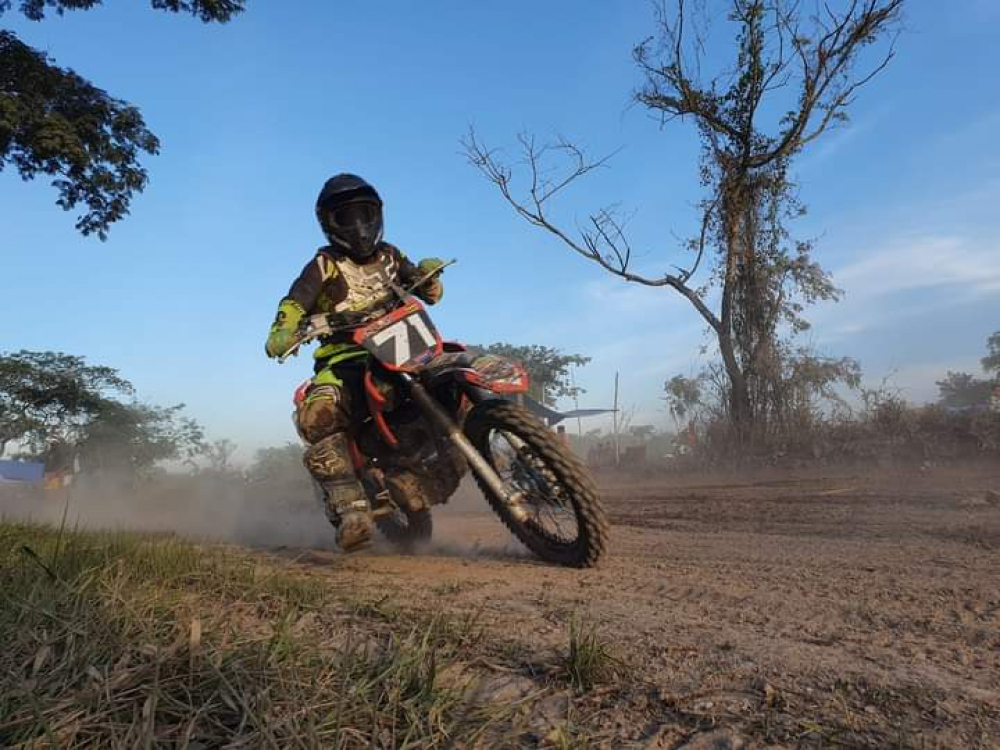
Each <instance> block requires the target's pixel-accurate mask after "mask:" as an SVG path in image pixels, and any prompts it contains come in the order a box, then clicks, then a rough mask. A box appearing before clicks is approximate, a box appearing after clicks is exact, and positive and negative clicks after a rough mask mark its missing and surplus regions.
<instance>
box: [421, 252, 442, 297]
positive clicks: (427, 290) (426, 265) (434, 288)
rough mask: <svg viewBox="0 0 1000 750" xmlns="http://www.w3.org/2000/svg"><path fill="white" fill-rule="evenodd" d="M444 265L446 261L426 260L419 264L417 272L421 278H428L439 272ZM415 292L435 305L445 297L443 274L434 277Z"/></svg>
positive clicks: (437, 259) (438, 259)
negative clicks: (434, 272)
mask: <svg viewBox="0 0 1000 750" xmlns="http://www.w3.org/2000/svg"><path fill="white" fill-rule="evenodd" d="M443 265H444V261H443V260H441V259H440V258H424V259H423V260H422V261H420V263H418V264H417V270H418V271H419V272H420V275H421V276H426V275H427V274H429V273H431V272H433V271H436V270H438V269H439V268H441V267H442V266H443ZM415 291H416V293H417V295H418V296H419V297H421V298H422V299H424V300H425V301H427V302H429V303H431V304H432V305H433V304H434V303H436V302H437V301H438V300H440V299H441V297H442V296H444V284H442V283H441V274H437V275H435V276H432V277H431V278H429V279H428V280H427V281H425V282H424V283H423V284H421V285H420V287H419V288H418V289H416V290H415Z"/></svg>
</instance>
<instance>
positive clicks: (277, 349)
mask: <svg viewBox="0 0 1000 750" xmlns="http://www.w3.org/2000/svg"><path fill="white" fill-rule="evenodd" d="M305 315H306V311H305V309H304V308H303V307H302V305H300V304H299V303H298V302H296V301H295V300H293V299H283V300H281V304H280V305H278V314H277V315H276V316H275V318H274V322H273V323H272V324H271V332H270V333H269V334H268V336H267V343H266V344H265V345H264V351H265V352H266V353H267V356H268V357H280V356H281V355H282V354H284V353H285V352H287V351H288V350H289V349H291V347H292V344H294V343H295V332H296V331H297V330H298V328H299V323H301V322H302V318H304V317H305Z"/></svg>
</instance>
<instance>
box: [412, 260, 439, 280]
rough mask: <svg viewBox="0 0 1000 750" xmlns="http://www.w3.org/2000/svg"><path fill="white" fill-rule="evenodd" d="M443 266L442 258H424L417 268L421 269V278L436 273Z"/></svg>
mask: <svg viewBox="0 0 1000 750" xmlns="http://www.w3.org/2000/svg"><path fill="white" fill-rule="evenodd" d="M443 265H444V261H443V260H441V259H440V258H424V259H423V260H422V261H420V262H419V263H418V264H417V268H418V269H420V275H421V276H426V275H427V274H429V273H430V272H431V271H436V270H437V269H439V268H440V267H441V266H443Z"/></svg>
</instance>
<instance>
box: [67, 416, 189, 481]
mask: <svg viewBox="0 0 1000 750" xmlns="http://www.w3.org/2000/svg"><path fill="white" fill-rule="evenodd" d="M183 409H184V404H177V405H175V406H166V407H161V406H150V405H148V404H141V403H130V404H123V403H119V402H117V401H107V402H106V403H105V404H104V407H103V408H102V409H101V411H100V412H99V413H98V414H97V415H96V417H95V418H94V419H93V420H92V421H91V422H90V423H89V424H88V425H87V426H86V429H85V431H84V434H83V436H82V438H81V440H80V442H79V447H78V450H79V455H80V462H81V464H82V468H83V469H84V470H85V471H86V470H88V469H90V470H98V471H100V470H105V471H106V470H110V469H116V470H119V471H123V472H126V473H131V472H135V471H139V472H144V471H146V470H148V469H149V468H151V467H152V466H153V465H154V464H156V463H157V462H159V461H169V460H174V459H184V460H187V461H191V460H193V459H194V457H195V456H197V455H199V454H201V453H203V452H204V450H205V445H204V442H203V438H204V433H203V431H202V428H201V426H200V425H199V424H198V423H197V422H196V421H195V420H193V419H191V418H190V417H186V416H183V415H182V414H181V412H182V411H183Z"/></svg>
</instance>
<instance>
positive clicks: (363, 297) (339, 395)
mask: <svg viewBox="0 0 1000 750" xmlns="http://www.w3.org/2000/svg"><path fill="white" fill-rule="evenodd" d="M316 218H317V219H318V220H319V225H320V228H321V229H322V230H323V234H324V235H326V239H327V241H328V242H329V244H328V245H326V246H324V247H321V248H320V249H319V250H317V251H316V255H315V257H314V258H312V259H311V260H310V261H309V262H308V263H307V264H306V267H305V268H304V269H303V270H302V273H301V274H299V277H298V278H297V279H295V281H294V282H292V286H291V288H290V289H289V290H288V294H286V295H285V297H284V298H283V299H282V300H281V302H280V304H279V305H278V314H277V316H276V317H275V319H274V323H273V324H272V325H271V330H270V334H269V335H268V337H267V344H266V346H265V351H266V352H267V355H268V356H269V357H279V356H281V355H282V354H284V353H285V352H286V351H287V350H288V349H289V348H290V347H292V345H293V344H294V343H295V341H296V338H295V334H296V330H297V329H298V327H299V324H300V322H301V321H302V320H303V319H304V318H305V317H306V316H309V315H313V314H317V313H338V312H364V311H365V310H366V309H367V308H368V307H370V306H371V305H372V303H373V302H375V301H377V300H379V299H382V298H384V297H385V295H386V294H387V293H389V291H390V284H392V283H395V284H399V285H400V286H404V287H406V286H409V285H410V284H412V283H413V282H414V281H416V280H418V279H419V278H421V277H422V276H424V275H426V274H428V273H431V272H432V271H434V270H435V269H437V268H440V267H441V266H442V265H443V262H442V261H441V260H440V259H438V258H426V259H424V260H422V261H420V263H419V264H414V263H413V262H411V261H410V260H409V259H408V258H407V257H406V256H405V255H404V254H403V253H402V252H401V251H400V250H399V249H398V248H396V247H395V246H393V245H390V244H389V243H387V242H384V241H383V240H382V228H383V227H382V199H381V198H380V197H379V194H378V193H377V192H376V191H375V188H373V187H372V186H371V185H369V184H368V183H367V182H365V181H364V180H363V179H362V178H360V177H358V176H357V175H353V174H338V175H336V176H334V177H331V178H330V179H329V180H327V181H326V184H325V185H323V189H322V190H321V191H320V194H319V197H318V198H317V200H316ZM414 293H415V294H416V295H417V296H418V297H420V298H421V299H423V300H424V301H425V302H427V303H429V304H434V303H436V302H437V301H438V300H440V299H441V296H442V294H443V293H444V289H443V286H442V284H441V281H440V279H439V274H438V275H435V276H433V277H431V278H430V279H428V280H427V281H426V282H424V283H423V284H421V286H420V287H419V288H417V289H415V290H414ZM367 356H368V353H367V352H366V351H365V350H364V349H362V348H359V347H358V346H357V345H355V344H354V343H353V342H352V341H351V340H350V338H349V335H347V334H344V335H333V336H330V337H327V338H324V339H321V341H320V346H319V348H318V349H317V350H316V352H315V354H314V358H315V365H314V373H315V374H314V376H313V378H312V381H311V382H310V385H309V388H308V390H307V391H306V394H305V398H304V399H303V400H302V401H301V402H300V403H299V406H298V409H297V411H296V414H295V421H296V425H297V427H298V431H299V434H300V435H301V436H302V438H303V439H304V440H305V441H306V442H307V443H308V444H309V447H308V448H307V449H306V451H305V455H304V457H303V463H304V464H305V466H306V468H307V469H308V470H309V473H310V474H312V476H313V478H314V479H315V480H316V482H317V483H318V484H319V485H320V487H322V489H323V492H324V495H325V503H326V512H327V517H328V518H329V519H330V521H331V522H332V523H333V525H334V526H335V527H336V529H337V544H338V545H339V546H340V548H341V549H342V550H344V551H345V552H350V551H353V550H356V549H359V548H361V547H363V546H365V545H366V544H367V543H368V542H369V540H370V539H371V535H372V526H373V524H372V516H371V509H370V507H369V504H368V498H367V496H366V494H365V491H364V489H363V488H362V486H361V483H360V482H359V480H358V478H357V476H356V475H355V472H354V467H353V463H352V461H351V456H350V448H349V446H350V441H349V437H348V432H349V431H350V430H351V429H352V426H353V424H354V423H355V421H356V420H358V419H359V418H362V419H363V414H364V403H365V401H364V394H363V390H362V377H363V375H364V365H365V358H366V357H367Z"/></svg>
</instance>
